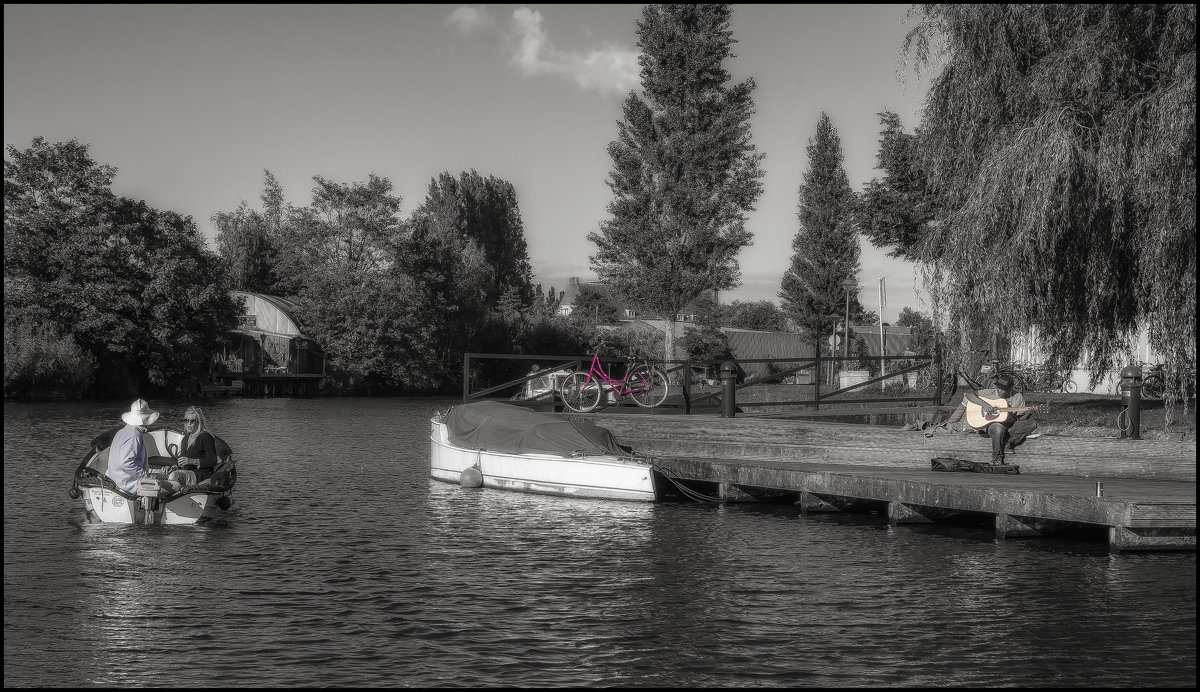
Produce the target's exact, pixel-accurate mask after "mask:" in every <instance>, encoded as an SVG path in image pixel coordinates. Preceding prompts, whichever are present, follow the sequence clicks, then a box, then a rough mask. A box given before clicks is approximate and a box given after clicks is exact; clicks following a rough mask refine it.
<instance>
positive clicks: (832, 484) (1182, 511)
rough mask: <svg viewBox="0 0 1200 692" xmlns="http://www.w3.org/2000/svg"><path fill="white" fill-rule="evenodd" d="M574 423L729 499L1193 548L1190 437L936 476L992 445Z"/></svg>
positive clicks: (1021, 452)
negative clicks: (1094, 533) (1090, 533)
mask: <svg viewBox="0 0 1200 692" xmlns="http://www.w3.org/2000/svg"><path fill="white" fill-rule="evenodd" d="M573 415H574V414H573ZM579 417H582V418H586V419H588V420H591V421H592V422H594V423H596V424H598V425H602V426H604V427H606V428H608V429H609V430H611V431H612V432H613V434H614V435H615V436H616V438H617V439H618V440H619V441H620V442H621V443H622V444H627V445H630V446H632V447H633V448H634V449H635V451H637V452H638V453H639V454H644V455H648V456H654V457H658V458H659V461H658V462H657V465H658V466H659V467H660V468H661V469H662V470H663V472H664V473H665V474H666V475H668V476H670V477H673V478H676V479H678V480H680V481H683V482H684V483H687V484H690V485H691V486H692V487H694V488H697V489H699V491H701V492H704V491H709V492H707V494H710V495H715V496H717V497H719V498H720V499H721V500H722V501H731V502H732V501H783V502H792V503H796V504H799V505H800V507H801V509H802V511H844V510H861V509H870V510H874V511H878V512H880V513H881V514H883V513H884V512H885V511H886V515H887V517H888V520H889V521H890V522H891V523H893V524H903V523H911V522H928V521H942V520H947V519H952V518H953V517H956V516H961V515H964V514H981V515H991V520H992V522H993V525H994V527H995V530H996V536H997V538H1010V537H1016V536H1039V535H1053V534H1054V533H1056V532H1059V531H1062V530H1068V529H1071V528H1080V527H1093V528H1097V529H1098V528H1107V530H1108V541H1109V546H1110V548H1112V549H1113V550H1195V549H1196V443H1195V442H1194V441H1166V440H1130V439H1120V438H1116V437H1112V438H1081V437H1067V436H1057V435H1044V436H1042V437H1038V438H1036V439H1033V440H1029V441H1028V442H1026V444H1024V445H1022V446H1021V447H1019V448H1018V450H1017V453H1016V454H1015V455H1012V456H1010V457H1008V461H1009V463H1011V464H1016V465H1018V466H1019V467H1020V475H1006V474H992V473H966V472H941V471H933V470H931V464H930V460H931V459H933V458H937V457H948V458H956V459H963V460H967V461H974V462H981V463H986V462H988V461H990V458H991V450H990V445H989V442H988V440H987V439H986V438H983V437H981V436H972V435H966V434H963V433H949V432H940V433H936V434H934V435H933V436H932V437H926V436H925V434H924V433H923V432H921V431H906V430H901V429H899V428H898V427H885V426H874V425H857V424H852V423H825V422H813V421H800V420H784V419H779V418H750V417H740V418H720V417H717V416H713V415H690V416H685V415H649V416H648V415H621V414H604V413H599V414H587V415H582V416H579ZM1098 484H1102V487H1103V490H1102V493H1101V494H1098V490H1097V485H1098Z"/></svg>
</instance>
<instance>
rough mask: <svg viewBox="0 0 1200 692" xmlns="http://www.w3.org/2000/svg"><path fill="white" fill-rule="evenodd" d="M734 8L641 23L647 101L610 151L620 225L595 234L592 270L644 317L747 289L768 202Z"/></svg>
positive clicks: (627, 110) (670, 9) (702, 8)
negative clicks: (753, 246)
mask: <svg viewBox="0 0 1200 692" xmlns="http://www.w3.org/2000/svg"><path fill="white" fill-rule="evenodd" d="M731 16H732V9H731V7H730V6H729V5H648V6H647V7H646V8H645V9H644V10H643V12H642V18H641V20H640V21H639V22H638V28H637V33H638V44H637V45H638V47H639V48H641V50H642V54H641V57H640V58H639V63H640V64H641V66H642V70H641V83H642V92H641V93H640V94H638V93H636V92H635V93H630V95H629V97H628V98H627V99H626V100H625V105H624V109H623V112H624V118H623V120H622V121H621V122H619V123H618V128H619V130H618V137H617V140H616V141H614V142H612V143H611V144H610V145H609V147H608V153H609V155H610V156H611V157H612V160H613V168H612V171H611V173H610V174H609V178H608V181H607V182H608V186H609V188H610V189H611V190H612V192H613V200H612V202H610V203H609V205H608V211H609V214H610V215H611V216H610V218H609V219H608V220H606V221H605V222H603V223H602V224H601V225H600V231H599V232H598V233H597V232H593V233H590V234H588V239H589V240H591V241H592V242H594V243H596V245H597V247H598V248H599V249H598V251H597V252H596V254H595V255H593V256H592V257H591V262H592V268H593V269H594V270H595V271H596V274H597V276H598V277H599V278H600V280H601V281H604V282H606V283H608V284H609V285H610V286H612V287H613V288H614V289H615V290H616V291H617V292H618V293H619V294H621V295H622V296H623V297H624V298H625V299H626V300H627V301H628V302H629V303H630V304H632V305H633V306H634V307H635V308H637V309H638V310H643V311H646V312H649V313H653V314H657V315H659V316H661V317H662V318H663V319H664V320H666V322H667V334H666V343H665V346H666V349H665V352H666V354H667V357H668V358H671V357H673V356H674V354H675V316H676V315H677V314H678V313H679V312H680V311H682V310H683V308H684V307H686V306H687V304H688V303H690V302H691V301H692V300H694V299H695V298H696V297H697V296H699V295H700V294H701V293H702V292H703V291H704V290H706V289H712V290H725V289H729V288H734V287H736V286H737V285H739V284H740V283H741V279H740V271H739V268H738V263H737V254H738V252H739V251H740V250H741V249H742V248H743V247H745V246H746V245H749V244H750V240H751V234H750V232H749V231H747V230H746V228H745V215H746V212H748V211H751V210H753V209H754V203H755V201H756V200H757V199H758V197H759V195H760V194H761V193H762V184H761V182H760V179H761V178H762V175H763V174H762V170H761V168H760V162H761V160H762V155H761V154H758V153H756V152H755V148H754V145H753V144H752V143H751V141H750V117H751V116H752V115H753V114H754V104H753V100H752V99H751V92H752V91H753V90H754V86H755V85H754V80H753V79H747V80H745V81H744V82H740V83H737V84H733V85H727V83H728V82H729V81H730V76H729V73H728V72H727V71H726V70H725V68H724V65H723V63H724V61H725V60H726V59H728V58H732V57H734V54H733V52H732V48H733V44H734V43H735V41H734V39H733V34H732V32H731V31H730V28H729V25H730V17H731Z"/></svg>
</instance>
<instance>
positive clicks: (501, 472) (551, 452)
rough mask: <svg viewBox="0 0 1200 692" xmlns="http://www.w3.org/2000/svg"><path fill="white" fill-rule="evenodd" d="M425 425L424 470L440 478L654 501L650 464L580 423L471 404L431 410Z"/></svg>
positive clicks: (532, 490)
mask: <svg viewBox="0 0 1200 692" xmlns="http://www.w3.org/2000/svg"><path fill="white" fill-rule="evenodd" d="M430 423H431V430H430V453H429V464H430V472H431V475H432V476H433V477H434V478H436V479H437V480H440V481H446V482H449V483H460V484H462V485H464V486H466V487H479V486H483V487H485V488H500V489H503V490H516V491H520V492H529V493H543V494H548V495H562V496H566V497H586V498H601V499H613V500H639V501H644V502H649V501H654V500H656V499H659V498H658V493H657V492H656V475H657V474H656V472H655V470H654V467H653V465H652V464H651V461H650V460H649V459H647V458H644V457H638V456H636V455H634V454H633V452H632V450H631V449H629V448H628V447H624V446H622V445H620V444H618V443H617V441H616V438H614V437H613V435H612V433H611V432H610V431H609V430H608V429H607V428H602V427H600V426H598V425H595V424H593V423H590V422H587V421H585V420H582V419H572V418H567V417H565V416H560V415H558V414H554V413H542V412H537V411H531V410H529V409H527V408H524V407H521V406H513V405H511V404H504V403H501V402H498V401H477V402H473V403H469V404H461V405H458V406H454V407H452V408H451V409H450V410H449V411H447V412H445V413H438V414H436V415H434V416H433V418H432V419H431V420H430Z"/></svg>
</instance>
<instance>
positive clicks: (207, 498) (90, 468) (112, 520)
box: [71, 429, 233, 524]
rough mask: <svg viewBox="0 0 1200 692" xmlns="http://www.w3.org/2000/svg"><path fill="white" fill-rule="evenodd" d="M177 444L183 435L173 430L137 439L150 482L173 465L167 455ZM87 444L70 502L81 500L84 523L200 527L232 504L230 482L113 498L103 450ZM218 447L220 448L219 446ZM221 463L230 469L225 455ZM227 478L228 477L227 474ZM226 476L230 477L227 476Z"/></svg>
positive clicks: (156, 432)
mask: <svg viewBox="0 0 1200 692" xmlns="http://www.w3.org/2000/svg"><path fill="white" fill-rule="evenodd" d="M111 433H112V431H110V433H109V435H111ZM99 439H103V438H98V440H99ZM110 439H111V438H110ZM182 440H183V434H182V433H180V432H178V431H175V430H168V429H159V430H152V431H146V432H144V433H143V434H142V441H143V443H144V444H145V445H146V456H147V461H148V463H149V465H150V468H151V473H152V474H153V475H154V477H156V478H159V479H161V478H162V477H163V474H164V473H165V467H168V466H170V465H171V464H172V463H173V457H171V456H170V453H171V451H172V450H173V449H177V448H178V447H179V445H180V443H181V442H182ZM218 440H219V438H218ZM93 444H94V447H93V451H92V452H91V453H90V454H89V455H88V456H87V457H86V458H85V459H84V461H83V462H82V463H81V465H80V468H79V469H78V470H77V471H76V478H75V484H74V487H73V488H72V492H71V497H73V498H81V499H82V500H83V506H84V509H85V510H86V512H87V518H88V521H93V522H101V523H106V524H202V523H204V522H207V521H210V520H212V519H215V518H216V517H218V516H220V515H221V514H222V513H223V512H224V510H225V509H228V508H229V507H230V506H231V505H232V485H233V481H232V480H230V481H229V482H228V483H221V484H217V485H213V486H212V487H208V488H197V489H196V492H184V493H182V494H180V495H175V496H172V497H161V496H159V497H140V496H132V495H130V494H126V493H119V492H117V491H116V490H114V489H113V485H112V483H111V482H109V481H107V480H106V479H104V476H105V473H106V469H107V467H108V455H109V449H108V447H107V446H104V447H103V448H100V449H97V448H96V447H99V446H100V445H98V444H95V442H94V443H93ZM102 444H106V443H102ZM220 444H222V445H224V442H220ZM222 463H223V464H227V465H229V467H230V468H232V464H233V462H232V459H231V458H229V457H228V456H227V457H226V458H225V459H223V460H222ZM228 473H229V474H232V472H231V471H230V472H228ZM229 477H230V478H233V476H232V475H229ZM185 490H187V488H185Z"/></svg>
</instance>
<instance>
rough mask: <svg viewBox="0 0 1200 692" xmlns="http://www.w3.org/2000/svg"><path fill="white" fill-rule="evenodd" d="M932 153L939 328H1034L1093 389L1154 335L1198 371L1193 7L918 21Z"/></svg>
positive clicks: (1009, 11)
mask: <svg viewBox="0 0 1200 692" xmlns="http://www.w3.org/2000/svg"><path fill="white" fill-rule="evenodd" d="M910 19H913V20H915V26H914V28H913V29H912V30H911V31H910V33H909V34H908V36H907V37H906V39H905V43H904V52H905V54H906V55H909V56H911V57H913V58H914V63H915V67H916V69H917V70H918V72H921V71H925V72H926V73H928V74H930V75H932V81H931V82H930V88H929V91H928V95H927V101H926V104H925V109H924V115H923V120H922V123H921V128H920V131H919V134H918V145H917V148H918V155H919V157H920V165H921V168H922V169H923V170H924V171H925V173H926V174H927V176H928V180H929V184H930V185H931V186H932V188H933V189H934V190H935V191H936V193H937V194H938V196H939V198H940V201H941V202H943V203H944V207H943V209H944V214H943V216H942V218H941V219H939V220H938V222H935V223H932V224H928V225H927V232H926V233H925V234H924V235H923V237H922V239H921V241H920V242H919V243H918V244H917V247H916V248H915V249H914V252H913V253H912V254H913V256H914V258H915V259H918V260H919V261H920V262H921V265H922V267H923V268H924V270H925V273H926V279H927V282H928V286H929V288H930V292H931V294H932V297H933V299H934V301H935V305H936V306H937V311H938V313H939V315H941V316H945V317H947V318H949V319H950V320H951V321H958V320H960V319H963V318H965V317H967V316H970V315H973V314H980V313H983V312H984V311H986V314H988V315H990V316H991V317H992V318H993V319H994V320H995V323H996V327H997V328H998V329H999V330H1001V331H1002V332H1009V333H1013V332H1017V331H1020V330H1025V329H1027V328H1028V327H1030V326H1032V325H1036V326H1038V327H1039V328H1040V330H1039V333H1040V335H1041V338H1042V339H1043V342H1042V343H1041V345H1042V347H1043V348H1044V349H1045V351H1046V353H1047V356H1048V360H1049V361H1050V362H1052V363H1053V364H1056V365H1059V366H1068V365H1070V364H1073V363H1075V362H1078V361H1079V360H1081V359H1082V360H1083V361H1084V362H1085V363H1086V365H1087V367H1088V368H1089V369H1090V371H1091V378H1092V384H1093V385H1095V384H1096V382H1098V381H1099V380H1100V379H1101V377H1102V375H1103V373H1104V372H1106V371H1109V370H1111V369H1113V368H1118V369H1119V368H1120V367H1121V366H1123V365H1124V364H1126V363H1127V362H1129V360H1132V358H1133V353H1132V350H1133V346H1132V344H1133V340H1134V337H1135V336H1136V334H1137V333H1138V331H1139V330H1140V329H1141V328H1148V329H1149V334H1150V344H1151V346H1152V347H1153V348H1154V350H1155V351H1157V352H1158V353H1159V354H1161V355H1162V357H1163V358H1164V361H1165V362H1166V363H1167V367H1168V369H1169V371H1173V372H1175V373H1187V372H1190V371H1192V369H1193V368H1194V366H1195V360H1196V33H1195V31H1196V8H1195V6H1194V5H1099V4H1075V5H1059V4H1054V5H1038V4H1020V5H1017V4H998V5H919V6H914V8H913V9H912V10H910Z"/></svg>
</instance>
